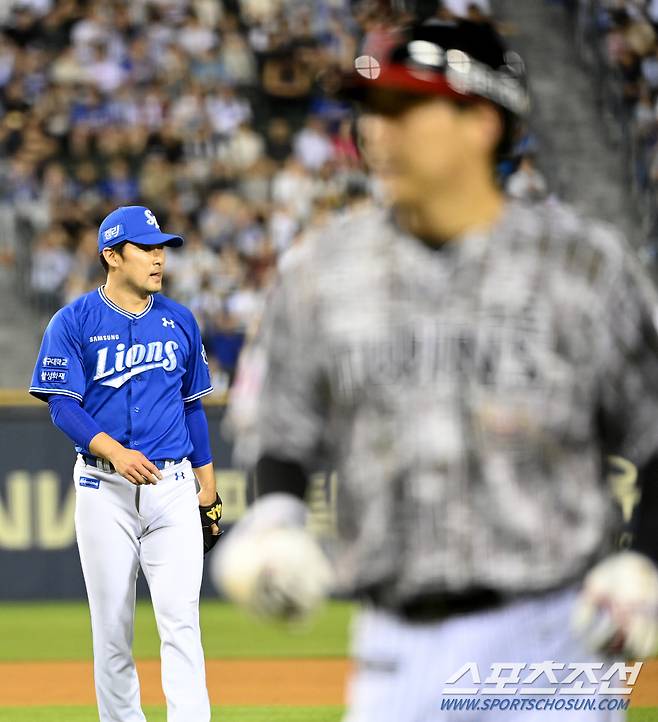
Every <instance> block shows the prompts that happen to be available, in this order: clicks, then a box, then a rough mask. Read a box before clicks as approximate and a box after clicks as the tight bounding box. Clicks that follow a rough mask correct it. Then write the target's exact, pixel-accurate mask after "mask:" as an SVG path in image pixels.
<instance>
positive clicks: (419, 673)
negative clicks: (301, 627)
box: [344, 590, 625, 722]
mask: <svg viewBox="0 0 658 722" xmlns="http://www.w3.org/2000/svg"><path fill="white" fill-rule="evenodd" d="M574 596H575V593H574V592H573V590H566V591H562V592H557V593H554V594H550V595H546V596H542V597H537V598H535V599H532V600H525V601H518V602H515V603H513V604H509V605H507V606H504V607H502V608H499V609H494V610H490V611H488V612H477V613H473V614H467V615H462V616H456V617H452V618H449V619H447V620H444V621H442V622H436V623H423V624H410V623H408V622H405V621H403V620H401V619H399V618H398V617H396V616H394V615H391V614H388V613H386V612H384V611H381V610H376V609H366V610H364V611H363V612H361V613H360V615H359V616H358V618H357V620H356V623H355V627H354V634H353V640H352V646H353V655H354V657H355V660H356V669H355V672H354V674H353V677H352V679H351V680H350V683H349V686H348V700H347V702H348V711H347V714H346V717H345V718H344V722H372V721H373V720H377V722H484V721H485V720H486V722H536V721H537V720H539V719H541V721H542V722H582V721H583V719H585V718H586V719H587V720H590V721H591V722H620V721H621V720H623V719H624V717H625V715H624V713H623V712H621V711H619V710H615V711H610V710H608V711H606V710H597V711H582V710H566V709H561V710H554V711H549V710H542V711H537V710H525V711H524V710H520V709H517V710H506V711H504V712H501V711H497V710H493V711H492V710H487V711H483V710H480V711H479V712H478V711H471V712H469V711H465V710H462V711H456V710H454V709H453V710H451V711H447V710H442V700H444V699H445V697H446V696H447V695H444V694H443V689H444V688H445V687H446V680H447V679H448V678H449V677H450V676H451V675H453V674H454V673H455V672H457V671H458V670H459V669H461V668H462V667H463V666H464V664H466V663H468V662H475V663H476V664H477V665H478V669H479V671H480V673H481V677H482V681H484V680H485V679H486V677H488V676H489V674H490V669H491V664H492V663H494V662H519V663H525V664H530V663H532V662H535V663H540V662H544V661H546V660H553V661H557V662H563V663H565V664H568V663H572V662H585V661H588V662H599V661H600V662H603V670H602V671H605V670H606V669H607V668H608V666H609V664H610V663H611V661H612V660H607V659H603V658H597V657H596V655H593V654H591V653H588V652H587V651H586V650H585V649H584V648H583V647H582V645H581V643H580V642H579V640H577V639H575V638H574V637H573V636H572V635H571V633H570V624H569V619H570V614H571V609H572V606H573V601H574ZM508 674H509V672H503V676H507V675H508ZM527 674H529V669H528V670H526V671H525V676H527ZM563 674H564V675H566V674H567V672H566V671H565V672H564V673H563ZM558 678H559V675H558ZM461 682H462V684H461V685H460V686H472V685H471V679H470V677H469V676H468V675H466V676H465V677H464V678H463V679H462V680H461ZM535 686H542V687H543V686H547V680H546V678H545V677H541V678H540V679H539V680H538V681H537V683H536V685H535ZM515 698H516V699H518V698H519V697H518V696H517V697H515ZM469 699H472V698H469ZM589 699H590V700H592V699H593V700H595V701H596V703H597V704H598V702H599V701H601V699H602V698H601V697H594V696H590V697H589ZM603 701H604V704H605V702H606V700H603Z"/></svg>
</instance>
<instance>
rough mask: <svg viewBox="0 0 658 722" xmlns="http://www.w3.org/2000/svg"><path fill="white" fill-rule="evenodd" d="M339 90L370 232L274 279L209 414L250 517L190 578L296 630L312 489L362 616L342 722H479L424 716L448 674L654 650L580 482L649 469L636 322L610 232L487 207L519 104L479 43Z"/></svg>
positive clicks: (649, 388) (646, 365)
mask: <svg viewBox="0 0 658 722" xmlns="http://www.w3.org/2000/svg"><path fill="white" fill-rule="evenodd" d="M355 68H356V72H355V75H354V77H353V79H352V82H351V86H350V87H349V88H348V89H349V90H350V92H351V93H352V95H354V96H356V97H357V99H358V100H360V102H361V104H362V108H363V114H362V116H361V119H360V123H361V130H362V133H363V136H364V144H365V150H366V154H367V157H368V159H369V162H370V163H371V165H372V167H373V170H374V172H375V174H376V175H377V177H378V179H379V182H380V184H381V188H382V190H383V194H384V197H385V198H386V200H387V202H386V204H385V205H386V207H385V208H375V207H371V208H369V209H366V210H360V211H358V212H356V213H354V214H352V215H350V216H348V217H343V218H339V219H336V220H335V222H333V223H332V224H330V225H328V226H327V227H325V228H323V229H322V231H321V232H320V233H318V234H317V236H315V237H309V238H307V239H306V240H305V243H304V244H303V245H302V246H301V247H300V249H299V252H298V255H297V256H296V258H295V259H294V262H293V263H290V264H289V265H288V266H287V267H286V269H285V271H284V272H283V273H282V277H281V279H280V282H279V285H278V287H277V288H276V290H275V292H274V294H273V297H272V299H271V302H270V304H269V307H268V311H267V314H266V317H265V319H264V323H263V327H262V329H261V333H260V338H259V339H258V342H257V344H256V346H255V347H254V348H253V349H252V350H251V352H250V355H249V357H248V358H249V359H250V361H249V362H248V363H246V364H245V368H243V372H242V374H243V378H244V377H246V380H245V381H243V382H242V383H241V381H240V380H239V381H238V387H237V388H238V394H240V393H242V398H240V396H239V395H238V397H237V399H236V406H235V407H234V409H233V415H234V422H235V423H236V425H238V426H239V425H240V424H241V423H242V424H243V425H244V426H245V427H246V428H244V429H242V433H241V436H240V438H239V443H240V445H241V447H240V448H242V450H243V453H244V454H245V455H246V456H247V457H251V460H252V462H254V463H256V470H257V482H258V491H259V495H260V498H259V499H258V500H257V502H256V503H255V505H254V506H253V508H252V509H251V510H250V512H249V514H248V515H247V517H246V518H245V519H244V520H243V522H241V523H240V524H239V525H238V527H237V528H236V529H235V530H234V531H233V532H232V533H231V538H230V539H229V540H228V543H227V545H226V547H225V548H224V551H223V553H222V554H219V555H218V556H217V558H216V559H215V560H213V570H214V572H213V573H214V576H215V578H216V580H217V581H218V582H219V583H220V584H222V585H223V588H224V589H225V590H226V591H227V593H228V594H229V595H230V596H231V597H232V598H233V599H235V600H237V601H239V602H241V603H243V604H244V605H246V606H249V607H251V608H252V609H255V610H257V611H260V612H262V613H266V614H271V615H274V616H277V615H278V616H286V615H291V614H294V613H303V612H305V611H307V610H308V609H310V608H312V607H313V605H314V604H315V603H316V602H317V600H318V599H319V598H320V597H321V596H322V594H323V593H324V592H325V591H326V589H327V587H328V586H329V584H330V582H329V580H330V571H329V568H328V566H327V564H326V562H325V561H324V560H323V559H322V556H321V554H320V552H319V550H318V549H317V547H315V545H314V544H313V542H312V541H311V540H310V539H309V537H308V536H306V533H305V532H304V531H303V530H302V529H301V525H302V523H303V518H304V505H303V502H302V499H303V497H304V492H305V489H306V485H307V481H306V480H307V475H308V472H309V471H310V470H311V469H312V468H313V467H314V466H317V465H319V464H320V463H322V464H333V465H335V467H336V468H337V470H338V475H339V491H338V502H337V515H338V527H339V537H340V549H339V554H338V557H337V560H336V588H338V589H340V590H349V591H350V592H352V593H354V594H355V595H356V596H357V597H358V598H360V599H361V600H363V601H364V605H365V607H364V610H363V611H362V613H361V616H360V619H359V622H358V625H357V626H356V628H355V638H354V656H355V658H356V661H357V666H356V670H355V675H354V678H353V680H352V683H351V685H350V689H349V699H348V712H347V717H346V720H347V722H373V721H374V720H377V722H382V721H384V722H438V721H440V720H441V721H443V720H480V719H484V717H483V716H482V715H481V713H479V712H466V711H461V712H450V711H445V710H443V711H442V709H441V701H442V692H443V689H444V687H445V686H446V681H447V680H448V678H449V677H450V676H451V675H452V674H454V673H455V672H457V671H458V670H459V669H461V668H462V667H463V666H464V665H465V664H467V663H469V662H474V663H476V664H477V665H478V668H479V670H480V672H481V673H482V675H483V679H484V677H485V676H488V675H489V673H490V669H491V665H492V664H494V663H497V662H520V663H527V664H530V663H541V662H543V661H545V660H555V661H558V662H561V663H564V664H569V663H573V662H583V661H589V662H594V663H597V662H598V661H600V662H601V663H603V662H604V661H605V660H606V659H607V656H606V655H607V653H608V652H620V653H625V654H629V655H648V654H651V653H653V652H654V651H655V649H656V646H657V636H656V620H657V618H658V613H657V604H658V574H657V573H656V569H655V567H654V564H653V562H652V561H651V560H650V559H649V558H648V557H647V556H645V555H643V554H640V553H638V552H631V551H626V552H615V549H614V546H613V542H612V540H613V538H614V536H615V532H616V530H617V527H618V522H619V519H618V514H617V512H616V507H615V504H614V502H613V500H612V498H611V494H610V492H609V490H608V487H607V485H606V483H605V481H604V473H603V459H604V458H605V456H606V455H607V454H609V453H614V454H617V455H620V456H623V457H625V458H626V459H629V460H631V461H632V462H633V463H634V464H635V465H636V466H637V467H638V468H639V470H640V473H641V474H642V473H643V472H645V471H646V470H647V469H651V468H652V467H653V468H655V463H654V459H655V456H656V452H657V450H658V372H657V369H658V335H657V332H656V326H655V318H654V313H655V309H656V297H655V295H654V292H653V290H652V288H651V285H650V283H649V281H648V279H647V278H646V277H645V276H644V274H643V272H642V270H641V269H640V268H639V267H638V265H637V263H636V260H635V258H634V257H633V255H632V254H631V253H630V252H629V251H628V250H627V248H626V247H625V245H624V244H623V242H622V241H621V240H620V239H619V238H618V236H617V234H616V233H615V232H614V230H612V229H611V228H608V227H607V226H604V225H603V224H600V223H595V222H591V221H589V220H585V219H583V218H580V217H578V216H577V215H576V214H575V213H574V212H572V211H571V210H570V209H568V208H564V207H561V206H559V205H557V204H551V205H537V206H523V205H521V204H519V203H515V202H510V201H506V200H505V199H504V197H503V195H502V194H501V191H500V189H499V187H498V185H497V183H496V180H495V166H496V159H497V157H498V155H499V153H501V152H502V151H503V150H504V148H505V146H506V145H507V144H508V143H509V142H510V140H511V138H512V137H513V133H514V125H515V122H516V121H517V119H519V118H520V117H522V116H523V115H524V114H525V113H526V111H527V107H528V97H527V94H526V90H525V87H524V78H523V74H524V71H523V65H522V62H521V61H520V59H519V58H518V56H516V55H514V54H511V53H508V52H507V51H506V50H505V49H504V48H503V46H502V44H501V41H500V40H499V38H498V37H497V36H496V35H494V34H493V31H491V30H490V29H487V28H486V27H485V26H482V25H472V24H469V23H467V22H456V23H448V24H436V25H432V26H424V27H418V28H415V29H413V30H411V31H409V34H408V36H407V38H406V39H405V40H404V42H403V43H402V44H401V45H399V46H398V47H396V48H395V49H394V50H393V51H392V52H391V54H390V56H388V57H387V58H372V57H360V58H358V59H357V61H356V62H355ZM259 377H261V378H262V381H261V382H260V383H257V379H258V378H259ZM250 385H251V386H255V387H258V393H257V395H256V396H255V397H254V398H249V397H248V395H247V398H245V397H244V396H245V392H244V389H245V388H248V387H249V386H250ZM251 402H253V403H255V417H254V425H253V428H249V423H248V422H249V419H247V420H246V421H245V418H244V416H245V409H246V408H247V407H248V405H249V403H251ZM651 481H652V482H654V483H655V479H651ZM647 498H648V497H647ZM641 512H642V510H641ZM646 522H647V517H646V515H644V513H640V516H639V527H638V529H637V530H636V536H635V541H636V544H637V545H638V547H639V548H642V549H645V550H646V551H649V550H651V549H652V546H653V544H652V538H651V536H652V534H653V533H654V531H653V527H655V523H654V524H653V525H652V524H651V523H649V524H647V523H646ZM606 557H607V558H606ZM583 582H584V586H583ZM581 590H582V591H581ZM579 593H580V596H579ZM574 617H575V618H576V621H577V626H578V628H579V632H578V633H575V632H574V631H572V627H571V624H570V622H571V620H572V619H573V618H574ZM588 648H589V649H592V648H594V649H596V650H600V651H601V653H600V654H599V653H598V651H589V650H588ZM606 668H607V667H606ZM556 674H557V676H558V678H560V679H563V678H564V677H565V675H566V674H567V672H566V671H565V672H562V673H560V672H557V673H556ZM510 675H511V671H510V670H507V671H506V672H504V673H503V674H502V676H504V677H509V676H510ZM526 675H527V671H526V673H523V674H522V677H525V676H526ZM468 681H470V679H469V680H467V682H466V684H465V685H461V686H470V685H469V684H468ZM535 686H537V687H546V686H547V680H546V679H545V678H543V677H542V678H539V679H537V680H536V682H535ZM617 686H619V685H617ZM604 706H605V705H604ZM619 714H620V713H619V712H615V711H610V710H606V709H600V710H598V711H597V712H595V713H594V712H588V718H591V719H593V720H597V722H604V721H606V722H607V721H609V720H614V719H618V716H619ZM582 715H583V713H582V711H580V710H578V711H573V710H572V711H569V710H568V709H564V710H560V711H552V712H551V711H543V712H538V711H537V710H536V709H527V708H526V709H522V708H519V705H517V707H516V708H511V709H510V710H508V711H506V712H504V713H502V715H500V716H498V714H496V713H491V712H489V713H488V714H487V715H486V718H487V719H504V720H506V721H509V720H514V721H515V722H519V721H521V720H535V719H538V718H541V719H542V720H544V719H546V720H549V719H550V720H553V719H559V720H561V722H567V721H574V722H575V720H579V722H580V720H582V718H583V716H582Z"/></svg>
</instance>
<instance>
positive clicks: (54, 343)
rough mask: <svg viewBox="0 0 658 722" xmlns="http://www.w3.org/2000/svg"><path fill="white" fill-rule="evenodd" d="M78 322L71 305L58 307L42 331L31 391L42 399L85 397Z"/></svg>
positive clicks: (80, 399)
mask: <svg viewBox="0 0 658 722" xmlns="http://www.w3.org/2000/svg"><path fill="white" fill-rule="evenodd" d="M76 328H77V323H76V320H75V316H74V314H73V310H72V309H71V308H70V307H66V308H63V309H61V310H59V311H58V312H57V313H56V314H55V315H54V316H53V317H52V319H51V320H50V323H49V324H48V327H47V328H46V332H45V333H44V335H43V341H42V342H41V348H40V349H39V357H38V359H37V363H36V365H35V367H34V373H33V374H32V383H31V384H30V393H31V394H32V395H33V396H36V397H37V398H38V399H41V400H42V401H47V400H48V397H49V396H51V395H52V394H60V395H62V396H70V397H71V398H74V399H77V400H78V401H79V402H80V403H82V401H83V396H84V392H85V375H84V370H83V366H82V352H81V343H80V338H79V334H78V333H77V331H76Z"/></svg>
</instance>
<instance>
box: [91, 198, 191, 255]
mask: <svg viewBox="0 0 658 722" xmlns="http://www.w3.org/2000/svg"><path fill="white" fill-rule="evenodd" d="M124 241H131V242H132V243H140V244H141V245H144V246H159V245H160V244H164V245H166V246H175V247H178V246H182V245H183V239H182V238H181V236H174V235H172V234H171V233H162V231H161V230H160V225H159V224H158V221H157V220H156V217H155V216H154V215H153V211H150V210H149V209H148V208H146V207H145V206H121V207H120V208H117V209H116V210H115V211H112V213H110V215H109V216H107V217H106V218H105V220H104V221H103V222H102V223H101V226H100V228H99V229H98V253H99V254H100V253H103V249H104V248H112V246H116V245H117V244H118V243H123V242H124Z"/></svg>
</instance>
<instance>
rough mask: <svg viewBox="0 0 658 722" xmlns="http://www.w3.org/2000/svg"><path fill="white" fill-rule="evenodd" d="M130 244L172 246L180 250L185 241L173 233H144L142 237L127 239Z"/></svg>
mask: <svg viewBox="0 0 658 722" xmlns="http://www.w3.org/2000/svg"><path fill="white" fill-rule="evenodd" d="M125 240H126V241H127V242H128V243H139V245H140V246H160V245H164V246H172V247H173V248H179V247H180V246H182V245H183V243H184V241H183V238H182V237H181V236H175V235H172V234H171V233H160V232H158V231H156V232H155V233H144V234H143V235H141V236H133V237H132V238H126V239H125Z"/></svg>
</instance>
